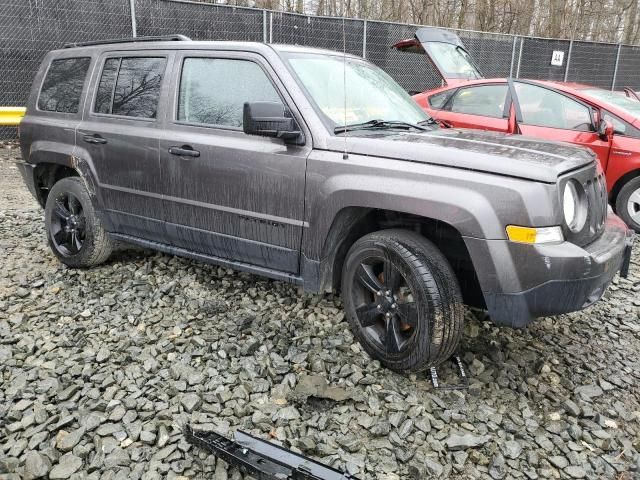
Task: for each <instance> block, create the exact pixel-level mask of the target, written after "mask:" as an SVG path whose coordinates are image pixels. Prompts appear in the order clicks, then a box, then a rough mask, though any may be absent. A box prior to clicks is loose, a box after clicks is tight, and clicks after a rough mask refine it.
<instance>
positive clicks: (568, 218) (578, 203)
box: [562, 180, 586, 232]
mask: <svg viewBox="0 0 640 480" xmlns="http://www.w3.org/2000/svg"><path fill="white" fill-rule="evenodd" d="M584 200H585V199H584V190H583V189H582V186H581V185H580V184H579V183H578V182H576V181H575V180H569V181H568V182H567V183H566V185H565V186H564V193H563V195H562V210H563V212H564V221H565V222H566V224H567V226H568V227H569V228H570V229H571V230H572V231H574V232H579V231H580V230H581V229H582V227H583V226H584V221H585V220H586V205H585V201H584Z"/></svg>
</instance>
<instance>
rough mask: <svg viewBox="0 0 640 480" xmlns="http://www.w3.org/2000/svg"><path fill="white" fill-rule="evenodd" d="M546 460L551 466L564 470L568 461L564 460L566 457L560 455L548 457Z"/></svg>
mask: <svg viewBox="0 0 640 480" xmlns="http://www.w3.org/2000/svg"><path fill="white" fill-rule="evenodd" d="M548 460H549V463H551V465H553V466H554V467H557V468H560V469H562V468H565V467H566V466H567V465H569V461H568V460H567V459H566V457H562V456H560V455H554V456H552V457H549V458H548Z"/></svg>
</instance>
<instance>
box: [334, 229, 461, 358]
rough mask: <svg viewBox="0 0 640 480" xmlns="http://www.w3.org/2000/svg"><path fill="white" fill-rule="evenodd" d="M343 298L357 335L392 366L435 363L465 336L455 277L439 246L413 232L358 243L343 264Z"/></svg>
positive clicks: (373, 353) (384, 233) (370, 237)
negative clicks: (463, 334)
mask: <svg viewBox="0 0 640 480" xmlns="http://www.w3.org/2000/svg"><path fill="white" fill-rule="evenodd" d="M342 297H343V303H344V306H345V311H346V315H347V319H348V321H349V324H350V326H351V329H352V330H353V332H354V334H355V336H356V338H357V339H358V340H359V341H360V343H361V344H362V346H363V348H364V349H365V350H366V351H367V353H369V355H371V356H372V357H373V358H375V359H379V360H380V361H381V362H382V364H383V365H385V366H386V367H388V368H390V369H392V370H397V371H423V370H426V369H428V368H429V367H431V366H435V365H437V364H439V363H441V362H443V361H444V360H446V359H447V358H449V357H450V356H451V355H452V354H453V353H454V351H455V349H456V347H457V345H458V342H459V340H460V337H461V335H462V331H463V322H464V307H463V305H462V295H461V293H460V287H459V286H458V282H457V279H456V277H455V274H454V272H453V270H452V269H451V266H450V265H449V263H448V262H447V259H446V258H445V257H444V255H442V253H441V252H440V250H438V248H437V247H436V246H435V245H434V244H433V243H431V242H430V241H429V240H427V239H426V238H424V237H422V236H421V235H419V234H417V233H414V232H410V231H406V230H383V231H380V232H375V233H371V234H368V235H365V236H364V237H362V238H361V239H359V240H358V241H357V242H356V243H354V244H353V246H352V247H351V249H350V250H349V252H348V253H347V257H346V259H345V262H344V265H343V268H342Z"/></svg>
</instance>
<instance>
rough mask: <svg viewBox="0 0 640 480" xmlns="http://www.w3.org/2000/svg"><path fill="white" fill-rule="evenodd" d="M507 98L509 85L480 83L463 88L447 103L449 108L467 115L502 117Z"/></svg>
mask: <svg viewBox="0 0 640 480" xmlns="http://www.w3.org/2000/svg"><path fill="white" fill-rule="evenodd" d="M506 98H507V86H506V85H504V84H501V85H479V86H477V87H468V88H461V89H459V90H458V92H457V93H456V95H455V97H453V98H452V99H451V101H450V102H449V103H448V105H447V110H450V111H452V112H455V113H465V114H467V115H482V116H483V117H493V118H502V117H503V115H504V103H505V101H506Z"/></svg>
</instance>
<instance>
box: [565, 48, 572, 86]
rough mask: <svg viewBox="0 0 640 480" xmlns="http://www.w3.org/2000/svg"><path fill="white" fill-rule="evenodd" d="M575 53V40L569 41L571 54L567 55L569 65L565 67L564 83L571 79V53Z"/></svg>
mask: <svg viewBox="0 0 640 480" xmlns="http://www.w3.org/2000/svg"><path fill="white" fill-rule="evenodd" d="M572 51H573V39H571V40H569V52H568V53H567V65H566V66H565V67H564V81H565V82H566V81H567V79H568V78H569V64H570V63H571V52H572Z"/></svg>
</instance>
